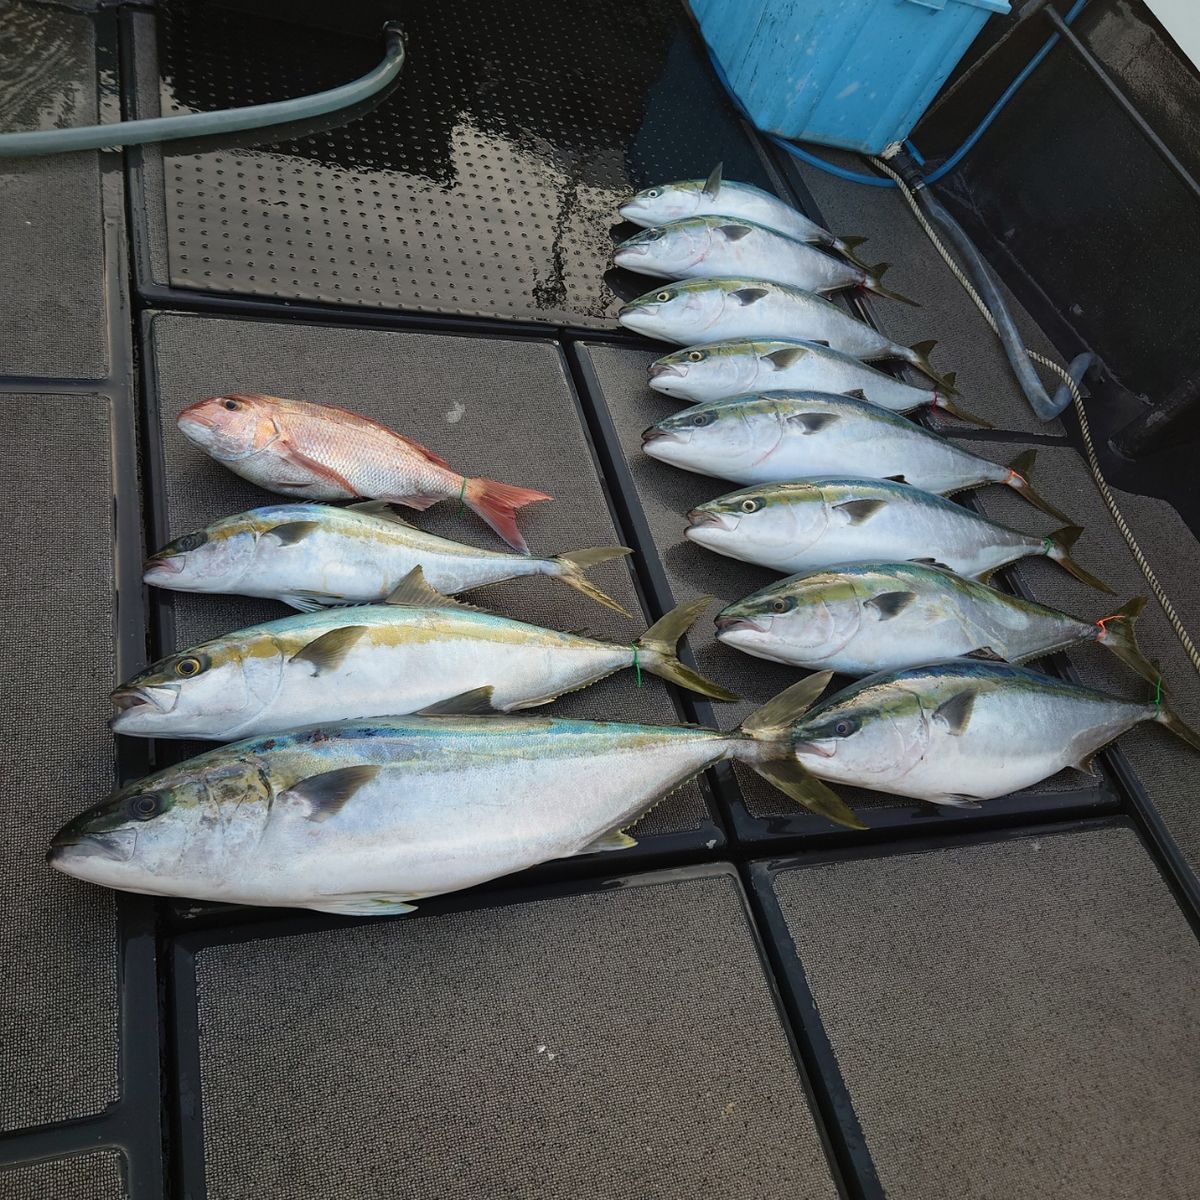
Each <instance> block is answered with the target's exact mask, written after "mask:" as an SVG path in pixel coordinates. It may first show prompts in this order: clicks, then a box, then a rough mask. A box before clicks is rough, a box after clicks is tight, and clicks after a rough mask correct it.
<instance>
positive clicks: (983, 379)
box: [792, 148, 1063, 435]
mask: <svg viewBox="0 0 1200 1200" xmlns="http://www.w3.org/2000/svg"><path fill="white" fill-rule="evenodd" d="M820 154H821V157H822V158H826V159H828V160H829V161H830V162H833V163H837V164H838V165H840V166H843V167H847V168H849V169H850V170H852V171H857V172H859V173H860V174H872V173H873V170H874V169H873V168H872V167H870V166H867V165H866V164H865V163H864V162H863V160H862V159H861V158H859V157H858V156H857V155H852V154H843V153H841V152H839V151H836V150H828V149H826V148H822V149H821V150H820ZM792 165H793V169H794V170H795V171H796V172H797V173H798V174H799V176H800V178H801V179H802V180H803V181H804V183H805V184H806V185H807V187H808V189H809V191H810V192H811V194H812V196H813V199H814V200H815V201H816V203H817V206H818V207H819V208H820V211H821V214H822V216H823V218H824V220H825V223H826V225H827V226H828V227H829V228H831V229H833V230H834V231H835V232H836V233H838V234H841V235H843V236H845V235H847V234H851V235H856V236H859V237H866V238H868V239H869V240H868V241H867V244H866V245H865V246H864V247H863V248H862V249H861V250H860V251H859V253H860V254H862V255H864V256H865V258H866V259H867V260H868V261H869V262H876V261H880V260H885V261H887V260H890V262H891V263H892V267H891V270H890V271H889V272H888V274H887V284H888V286H889V287H891V288H895V289H896V290H897V291H899V292H902V293H903V294H904V295H906V296H909V297H911V298H912V299H914V300H916V301H917V302H918V303H919V304H920V305H921V307H920V308H911V307H909V306H908V305H906V304H897V303H894V302H893V301H890V300H882V299H881V300H878V301H873V311H874V314H875V317H876V319H877V320H878V322H879V324H880V326H881V328H882V329H883V330H884V331H885V332H886V333H887V335H888V337H890V338H892V339H894V340H895V341H897V342H902V343H905V344H910V343H912V342H918V341H923V340H924V339H926V338H937V339H938V347H937V349H936V350H935V351H934V352H933V361H934V363H935V364H936V365H937V367H938V369H939V370H942V371H957V373H958V388H959V390H960V391H961V393H962V395H961V400H962V404H963V407H964V408H966V409H967V410H968V411H970V412H972V413H974V414H976V415H977V416H981V417H983V418H984V419H985V420H987V421H990V422H991V423H992V424H993V425H994V426H995V427H996V428H997V429H1010V430H1015V431H1019V432H1024V433H1038V434H1057V435H1061V434H1062V431H1063V430H1062V423H1061V422H1060V421H1059V420H1058V419H1057V418H1056V419H1055V420H1053V421H1041V420H1039V419H1038V418H1037V417H1036V416H1035V415H1034V413H1033V410H1032V409H1031V408H1030V407H1029V403H1028V401H1027V400H1026V399H1025V396H1024V393H1023V392H1022V391H1021V388H1020V386H1019V385H1018V383H1017V381H1016V378H1015V377H1014V376H1013V373H1012V368H1011V367H1010V366H1009V365H1008V360H1007V358H1005V356H1004V350H1003V349H1002V347H1001V345H1000V341H999V339H998V338H997V337H996V335H995V334H994V333H993V332H992V331H991V329H990V328H989V327H988V325H987V323H986V322H985V321H984V319H983V317H982V316H981V315H980V313H979V311H978V309H976V307H975V305H974V304H972V303H971V299H970V297H969V296H968V295H967V293H966V292H965V291H964V290H963V287H962V284H960V283H959V282H958V280H957V279H955V277H954V275H953V274H952V273H951V271H950V269H949V268H948V267H947V266H946V264H945V263H944V262H943V261H942V259H941V257H940V256H939V255H938V252H937V251H936V250H935V249H934V247H933V243H932V242H931V241H930V240H929V238H928V237H927V236H926V235H925V233H924V231H923V230H922V229H921V226H920V225H919V224H918V223H917V219H916V217H914V216H913V214H912V210H911V209H910V208H909V207H908V204H907V203H906V201H905V200H904V198H903V197H902V196H901V195H900V193H899V191H898V190H896V189H895V188H891V189H884V188H874V187H868V186H866V185H864V184H856V183H850V182H847V181H845V180H841V179H835V178H834V177H833V176H831V175H828V174H826V173H825V172H824V171H821V170H818V169H817V168H816V167H810V166H808V165H807V164H804V163H798V162H796V160H792ZM1001 288H1002V289H1003V291H1004V293H1005V295H1006V296H1007V297H1008V304H1009V309H1010V311H1011V312H1012V315H1013V319H1014V320H1015V321H1016V323H1017V328H1018V329H1019V330H1020V331H1021V336H1022V338H1023V339H1024V342H1025V345H1026V346H1028V347H1029V348H1030V349H1033V350H1037V351H1039V352H1041V353H1042V354H1045V355H1047V356H1048V357H1050V358H1053V359H1055V360H1056V361H1059V362H1061V361H1062V358H1061V355H1060V354H1059V353H1058V352H1057V351H1056V350H1055V348H1054V346H1053V345H1052V344H1051V343H1050V341H1049V339H1048V338H1047V337H1046V335H1045V334H1044V333H1043V332H1042V330H1041V329H1040V328H1039V327H1038V325H1037V323H1036V322H1035V321H1034V320H1033V318H1032V317H1031V316H1030V315H1029V314H1028V313H1027V312H1026V311H1025V310H1024V308H1022V307H1021V305H1020V304H1019V303H1018V302H1017V300H1016V298H1015V297H1014V296H1013V295H1012V293H1011V292H1009V291H1008V289H1007V288H1004V285H1003V284H1001ZM1042 375H1043V379H1044V380H1050V382H1049V383H1048V384H1047V387H1048V390H1049V391H1051V392H1053V391H1054V390H1055V388H1056V387H1057V386H1058V380H1057V379H1056V378H1053V377H1051V376H1049V375H1047V374H1046V373H1045V372H1042ZM929 421H930V424H931V425H932V426H933V427H934V428H935V429H941V430H948V429H960V428H962V426H961V425H960V424H959V423H958V422H957V421H955V420H954V419H953V418H948V417H944V416H942V415H941V414H940V413H937V412H934V413H931V414H930V416H929Z"/></svg>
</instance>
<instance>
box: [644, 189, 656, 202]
mask: <svg viewBox="0 0 1200 1200" xmlns="http://www.w3.org/2000/svg"><path fill="white" fill-rule="evenodd" d="M646 195H647V196H648V197H649V198H650V199H651V200H653V199H655V198H656V197H657V196H658V188H651V189H650V190H649V191H648V192H647V193H646Z"/></svg>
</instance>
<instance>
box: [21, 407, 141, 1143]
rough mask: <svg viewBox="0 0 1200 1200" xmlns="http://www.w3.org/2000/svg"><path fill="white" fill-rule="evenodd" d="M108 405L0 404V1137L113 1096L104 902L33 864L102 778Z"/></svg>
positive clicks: (108, 656)
mask: <svg viewBox="0 0 1200 1200" xmlns="http://www.w3.org/2000/svg"><path fill="white" fill-rule="evenodd" d="M109 422H110V414H109V408H108V402H107V401H106V400H104V399H103V398H101V397H98V396H79V395H76V396H33V395H10V396H6V397H5V403H4V404H2V405H0V479H3V480H4V481H5V490H4V501H3V523H4V528H5V536H4V539H3V542H2V543H0V579H3V580H4V585H3V593H2V594H3V602H2V608H0V611H2V612H3V619H4V623H5V625H6V626H7V627H8V628H9V629H11V630H14V631H19V633H18V634H16V635H15V636H12V637H8V638H4V639H2V640H0V678H3V679H4V680H5V703H4V704H3V705H2V706H0V930H2V931H3V932H2V933H0V1043H2V1044H3V1045H6V1046H9V1047H15V1048H19V1052H17V1053H15V1054H9V1055H7V1056H6V1064H5V1068H4V1070H3V1071H0V1129H3V1130H11V1129H22V1128H25V1127H27V1126H30V1125H37V1124H42V1123H44V1122H47V1121H58V1120H63V1119H65V1118H74V1117H83V1116H87V1115H88V1114H90V1113H95V1112H98V1111H99V1110H100V1109H102V1108H103V1107H104V1106H105V1105H106V1104H108V1103H109V1102H110V1101H113V1100H115V1099H116V1097H117V1029H116V1025H117V1007H116V995H115V993H116V977H115V965H114V960H115V954H116V932H115V928H114V918H113V904H112V894H111V893H110V892H107V891H104V890H102V889H100V888H94V887H89V886H87V885H86V884H82V883H77V882H76V881H75V880H72V879H68V878H67V877H66V876H65V875H60V874H59V873H58V872H57V871H52V870H51V869H50V868H49V867H47V866H46V862H45V853H46V846H47V845H48V844H49V841H50V838H51V836H52V835H53V833H54V831H55V830H56V829H57V828H58V827H59V826H60V825H61V824H62V823H63V822H64V821H66V820H67V819H68V818H69V817H71V816H73V815H74V814H75V813H77V812H79V811H80V810H81V809H83V808H86V807H87V806H88V805H91V804H94V803H96V802H97V801H98V800H99V799H101V798H102V797H103V795H104V794H105V793H106V792H108V791H109V790H110V788H111V787H112V781H113V769H112V741H111V738H110V737H109V735H108V730H107V728H106V727H105V720H106V718H107V716H108V691H109V688H110V687H111V686H112V680H113V673H114V660H113V600H114V598H113V574H112V559H111V541H112V484H111V479H112V472H111V467H110V455H109V436H110V434H109Z"/></svg>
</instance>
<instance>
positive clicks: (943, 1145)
mask: <svg viewBox="0 0 1200 1200" xmlns="http://www.w3.org/2000/svg"><path fill="white" fill-rule="evenodd" d="M775 890H776V893H777V895H778V897H779V900H780V904H781V906H782V909H783V913H784V916H785V919H786V920H787V923H788V926H789V929H790V931H791V934H792V937H793V938H794V940H795V947H796V952H797V954H798V955H799V959H800V964H801V966H802V968H803V971H804V975H805V978H806V980H807V983H808V986H809V988H810V989H811V991H812V994H813V996H814V998H815V1001H816V1009H817V1013H818V1015H819V1016H820V1019H821V1021H822V1022H823V1024H824V1026H825V1029H826V1032H827V1033H828V1036H829V1039H830V1042H831V1044H832V1047H833V1051H834V1054H835V1056H836V1059H837V1063H838V1066H839V1067H840V1068H841V1073H842V1076H843V1078H844V1080H845V1083H846V1086H847V1088H848V1090H849V1095H850V1100H851V1103H852V1105H853V1108H854V1112H855V1114H856V1115H857V1117H858V1120H859V1123H860V1124H861V1127H862V1130H863V1134H864V1135H865V1139H866V1144H867V1148H868V1150H869V1151H870V1153H871V1156H872V1158H873V1159H874V1162H875V1166H876V1169H877V1171H878V1174H879V1178H880V1182H881V1183H882V1185H883V1188H884V1189H885V1191H886V1193H887V1195H888V1196H889V1197H890V1198H891V1200H985V1198H986V1200H1001V1198H1003V1200H1008V1198H1009V1197H1035V1196H1046V1197H1050V1196H1052V1197H1054V1200H1140V1198H1142V1197H1151V1196H1153V1197H1162V1198H1165V1197H1175V1198H1177V1200H1183V1198H1184V1197H1190V1196H1196V1195H1198V1194H1200V1156H1198V1155H1197V1153H1196V1114H1197V1112H1198V1111H1200V1073H1198V1072H1197V1070H1196V1062H1197V1056H1198V1055H1200V1004H1198V1003H1197V997H1196V978H1197V972H1200V948H1198V947H1197V944H1196V939H1195V937H1194V936H1193V934H1192V931H1191V930H1190V928H1189V927H1188V924H1187V920H1186V919H1185V917H1184V915H1183V914H1182V913H1181V912H1180V911H1179V909H1178V908H1177V906H1176V904H1175V901H1174V900H1173V898H1172V896H1171V893H1170V892H1169V891H1168V889H1167V887H1166V885H1165V884H1164V882H1163V880H1162V878H1161V877H1160V875H1159V873H1158V871H1157V870H1156V868H1155V866H1154V864H1153V862H1152V861H1151V860H1150V858H1149V857H1148V856H1147V855H1146V853H1145V851H1144V849H1143V848H1142V845H1141V843H1140V842H1139V840H1138V838H1137V835H1136V834H1135V833H1134V832H1133V831H1132V830H1130V829H1128V828H1114V829H1107V830H1096V831H1092V832H1087V833H1075V834H1067V835H1052V836H1044V837H1023V838H1020V839H1017V840H1013V841H1008V842H1000V843H994V844H991V845H976V846H955V847H950V848H948V849H942V850H936V851H929V852H926V853H919V854H903V855H888V856H884V857H875V858H866V859H860V860H857V861H850V862H838V863H829V864H825V865H820V866H813V867H808V868H804V869H800V870H788V871H785V872H784V873H782V874H780V875H779V876H777V877H776V879H775Z"/></svg>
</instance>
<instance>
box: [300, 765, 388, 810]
mask: <svg viewBox="0 0 1200 1200" xmlns="http://www.w3.org/2000/svg"><path fill="white" fill-rule="evenodd" d="M379 771H380V768H379V767H377V766H374V765H373V764H368V763H363V764H361V765H360V766H357V767H340V768H339V769H338V770H336V771H325V772H323V773H322V774H320V775H310V776H309V777H308V778H307V779H301V780H300V782H299V783H294V784H292V786H291V787H290V788H288V789H287V790H286V791H285V792H282V793H281V794H280V795H279V797H278V800H280V801H286V800H298V801H300V802H301V803H302V804H305V805H307V806H308V812H307V813H306V814H305V819H306V820H309V821H313V822H316V823H320V822H322V821H328V820H329V818H330V817H332V816H335V815H336V814H337V813H339V812H341V810H342V806H343V805H344V804H345V803H346V801H347V800H349V799H350V797H351V796H353V795H354V793H355V792H357V791H358V789H359V788H361V787H362V786H363V785H364V784H367V783H370V782H371V780H372V779H374V778H375V776H376V775H378V774H379Z"/></svg>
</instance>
